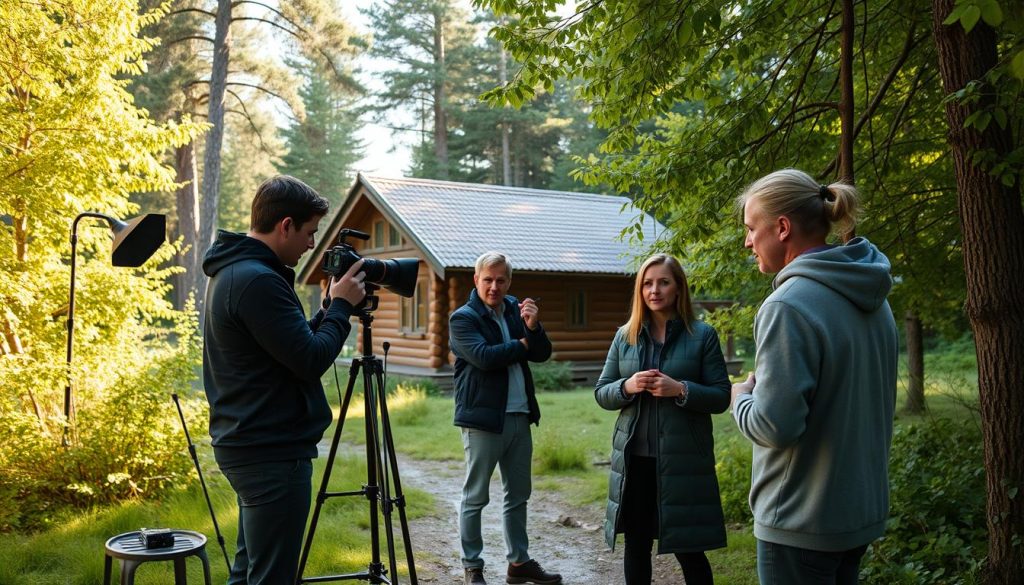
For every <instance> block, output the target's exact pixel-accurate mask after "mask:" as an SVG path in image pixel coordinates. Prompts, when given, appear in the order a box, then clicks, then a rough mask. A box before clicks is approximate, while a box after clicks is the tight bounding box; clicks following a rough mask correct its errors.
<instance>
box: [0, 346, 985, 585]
mask: <svg viewBox="0 0 1024 585" xmlns="http://www.w3.org/2000/svg"><path fill="white" fill-rule="evenodd" d="M937 363H938V364H948V363H952V364H953V366H952V367H951V368H950V369H948V370H946V371H940V369H939V368H938V366H936V367H935V369H934V370H929V369H926V376H928V378H927V384H926V396H927V398H926V400H927V403H928V409H929V415H925V416H931V415H941V416H949V417H953V418H962V417H963V416H965V415H966V414H965V413H966V412H967V411H966V409H965V404H966V405H968V406H970V405H971V404H975V403H976V401H977V376H976V373H975V372H974V371H973V370H972V369H970V368H965V367H963V366H964V361H963V359H962V358H957V357H956V356H953V357H948V356H947V357H943V358H941V359H940V360H939V361H938V362H937ZM901 379H902V380H904V381H905V376H901ZM341 380H342V382H341V383H342V391H344V377H342V378H341ZM325 385H326V387H327V392H328V396H329V397H331V402H332V404H333V405H334V408H335V415H336V416H337V410H338V399H337V391H336V390H335V387H334V379H333V374H329V376H328V377H326V378H325ZM904 388H905V385H901V387H900V390H899V396H898V397H897V404H898V405H900V406H902V404H903V402H904V401H905V390H904ZM353 398H354V400H353V404H351V405H350V408H349V412H348V415H347V416H346V421H345V427H344V433H343V438H344V440H345V441H348V442H352V443H362V442H363V440H364V434H365V421H364V418H363V416H364V415H363V407H362V402H361V396H360V395H358V394H357V395H356V396H354V397H353ZM538 401H539V403H540V407H541V412H542V418H541V422H540V426H538V427H533V433H534V442H535V451H534V452H535V460H534V475H535V480H534V486H535V489H537V490H557V491H559V492H561V493H562V494H563V495H564V496H565V498H566V500H567V501H568V502H569V503H570V504H573V505H578V506H595V507H598V508H603V505H604V500H605V497H606V494H607V482H608V466H607V462H608V457H609V453H610V448H611V434H612V427H613V424H614V421H615V417H616V416H617V413H615V412H608V411H605V410H603V409H601V408H600V407H599V406H597V404H596V403H595V401H594V398H593V392H592V390H591V389H589V388H578V389H576V390H572V391H567V392H557V393H541V394H539V395H538ZM388 407H389V413H390V415H391V418H392V431H393V435H394V439H395V445H396V447H397V449H398V450H399V451H400V452H402V453H403V454H405V455H408V456H412V457H415V458H419V459H426V460H461V459H462V457H463V453H462V441H461V437H460V431H459V429H458V428H456V427H454V426H453V425H452V417H453V412H454V404H453V400H452V398H451V397H450V396H438V395H435V394H431V393H430V392H429V391H428V389H426V388H424V387H421V386H420V385H417V384H415V383H403V384H398V385H397V387H396V389H395V390H393V391H392V392H391V393H389V394H388ZM920 418H921V417H919V416H909V415H906V414H903V413H900V414H898V416H897V424H907V423H909V422H914V421H918V420H920ZM713 421H714V435H715V442H716V454H717V455H718V457H719V463H720V464H721V463H722V462H723V461H724V460H726V459H728V458H730V457H738V456H740V455H739V453H742V452H746V451H748V450H749V443H748V442H746V440H745V439H744V438H743V437H742V436H740V435H739V433H738V432H737V431H736V427H735V424H734V423H733V420H732V417H731V416H730V415H729V414H727V413H723V414H721V415H716V416H714V417H713ZM333 433H334V428H333V427H332V428H330V429H328V431H327V433H326V434H325V440H326V441H329V440H330V439H331V437H332V435H333ZM194 438H196V439H198V438H199V437H195V436H194ZM202 439H203V444H201V445H199V451H200V453H202V454H203V456H204V457H205V458H206V460H205V463H204V474H205V475H206V477H207V481H208V483H209V486H210V492H211V497H212V498H213V504H214V509H215V510H216V512H217V519H218V521H219V522H220V526H221V531H222V533H223V534H224V537H225V539H226V541H227V544H228V552H229V554H233V552H234V549H235V546H234V542H235V537H236V534H235V529H236V525H237V516H236V512H235V501H234V494H233V493H232V491H231V489H230V487H229V486H228V485H227V482H226V481H225V480H224V478H223V476H221V475H220V473H219V472H218V471H217V469H216V465H214V464H213V462H212V456H211V455H210V453H209V452H210V449H209V444H208V439H207V438H206V437H205V436H204V437H202ZM175 440H177V439H175ZM182 447H183V448H182V450H181V456H182V457H187V455H186V453H185V449H184V444H183V445H182ZM324 464H325V461H324V458H320V459H318V460H316V461H315V462H314V490H318V489H319V486H320V481H321V478H322V477H323V471H324ZM733 467H735V465H734V466H733ZM719 479H720V482H723V481H725V478H723V477H722V475H721V471H720V477H719ZM365 481H366V469H365V461H364V457H363V455H362V453H361V452H360V451H358V450H356V451H354V452H345V453H343V454H341V455H339V457H338V461H337V463H336V467H335V469H334V471H333V472H332V481H331V486H330V490H332V491H343V490H351V489H357V488H358V487H359V486H360V485H361V484H362V483H364V482H365ZM405 491H406V496H407V498H406V500H407V502H408V503H409V506H408V509H407V510H408V514H409V516H410V518H415V517H418V516H421V515H423V514H426V513H429V512H430V511H431V510H433V508H434V501H433V498H432V496H431V495H430V494H428V493H424V492H421V491H418V490H412V489H406V490H405ZM743 500H744V498H742V497H739V498H737V501H736V502H733V505H736V506H741V507H742V506H743V505H744V501H743ZM727 505H728V503H727ZM394 518H395V519H396V521H397V514H396V516H395V517H394ZM368 524H369V522H368V506H367V504H366V502H365V500H363V499H361V498H335V499H332V500H330V501H329V502H328V503H327V504H325V506H324V512H323V514H322V516H321V520H320V523H319V525H318V528H317V539H316V543H315V544H314V547H313V550H312V554H311V558H310V562H309V566H308V569H307V571H306V574H307V575H321V574H325V573H334V572H352V571H360V570H363V569H365V567H366V563H367V562H368V560H369V553H368V550H369V547H368V543H369V534H368V529H367V527H368ZM53 525H54V526H55V528H52V529H50V530H46V531H43V532H39V533H36V534H29V535H26V534H0V583H18V584H19V585H21V584H25V585H36V584H39V585H43V584H45V585H53V584H72V585H79V584H81V585H85V584H94V583H98V582H100V581H101V579H102V574H103V542H104V541H105V540H106V539H107V538H109V537H111V536H113V535H116V534H119V533H122V532H127V531H131V530H137V529H139V528H141V527H143V526H150V527H155V526H177V527H189V528H191V529H194V530H198V531H201V532H203V533H205V534H207V535H208V536H211V537H212V535H213V534H214V532H213V525H212V522H211V521H210V517H209V513H208V512H207V509H206V503H205V500H204V499H203V495H202V492H201V491H200V490H199V487H198V485H195V486H191V487H190V488H189V489H187V490H182V491H179V492H175V493H174V494H172V495H171V496H169V497H167V498H165V499H163V500H161V501H158V502H152V501H146V502H138V501H136V502H127V503H124V504H121V505H118V506H112V507H107V508H103V509H97V510H93V511H89V512H78V513H75V514H70V513H69V514H65V515H63V516H61V517H59V518H57V519H56V520H55V521H54V523H53ZM728 536H729V546H728V547H727V548H725V549H722V550H718V551H712V552H710V553H709V555H708V556H709V558H710V560H711V563H712V567H713V569H714V572H715V580H716V583H719V584H720V585H721V584H725V585H748V584H754V583H756V582H757V576H756V569H755V567H756V543H755V540H754V538H753V535H752V534H751V530H750V528H749V526H744V525H738V526H731V527H730V529H729V532H728ZM594 537H595V538H601V536H600V534H595V536H594ZM400 541H401V539H400V538H399V539H398V544H399V545H400V544H401V542H400ZM384 550H386V549H384ZM207 554H208V555H209V558H210V567H211V569H212V571H213V579H214V581H215V582H223V581H224V580H225V579H226V570H225V567H224V561H223V556H222V554H221V552H220V549H219V547H218V545H217V543H216V542H215V541H214V540H213V539H212V538H211V540H210V542H209V543H208V544H207ZM399 555H400V556H399V558H400V559H401V558H402V556H403V555H404V553H401V552H400V553H399ZM188 565H189V573H188V576H189V579H190V580H192V581H193V582H200V579H201V576H202V574H201V570H200V566H199V563H198V562H197V561H192V560H190V561H189V562H188ZM172 579H173V574H172V571H171V566H170V564H169V563H147V564H145V565H143V566H142V568H140V570H139V572H138V579H137V582H138V583H139V584H140V585H148V584H157V583H167V582H170V581H171V580H172Z"/></svg>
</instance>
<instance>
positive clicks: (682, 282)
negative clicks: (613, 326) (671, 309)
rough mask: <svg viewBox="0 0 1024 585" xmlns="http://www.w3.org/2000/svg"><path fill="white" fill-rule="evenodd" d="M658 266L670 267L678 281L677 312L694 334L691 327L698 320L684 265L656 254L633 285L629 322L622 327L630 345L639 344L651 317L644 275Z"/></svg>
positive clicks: (640, 271)
mask: <svg viewBox="0 0 1024 585" xmlns="http://www.w3.org/2000/svg"><path fill="white" fill-rule="evenodd" d="M658 264H664V265H666V266H668V268H669V271H671V272H672V278H673V279H674V280H675V281H676V288H677V289H678V291H679V292H678V294H677V295H676V312H677V313H679V316H680V317H681V318H682V319H683V324H684V325H685V326H686V330H687V331H689V332H691V333H692V332H693V329H692V328H691V327H690V326H691V325H692V324H693V322H694V321H695V320H696V319H697V318H696V317H695V316H694V312H693V303H692V302H691V301H690V284H689V283H688V282H687V281H686V272H684V271H683V266H682V264H680V263H679V260H676V259H675V257H674V256H670V255H668V254H655V255H654V256H651V257H650V258H648V259H647V260H645V261H644V263H643V264H642V265H641V266H640V270H638V271H637V273H636V281H635V282H634V283H633V303H632V306H631V307H630V311H629V321H626V324H625V325H623V326H622V329H623V331H624V332H625V334H626V342H627V343H629V344H630V345H636V344H637V340H639V339H640V330H641V329H643V326H644V322H646V321H647V318H648V317H649V316H650V315H649V313H650V311H649V310H648V309H647V303H645V302H644V274H645V273H646V272H647V269H648V268H650V267H651V266H657V265H658Z"/></svg>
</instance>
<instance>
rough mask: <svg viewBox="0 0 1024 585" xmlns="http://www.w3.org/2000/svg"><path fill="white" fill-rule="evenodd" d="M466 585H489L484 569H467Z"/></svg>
mask: <svg viewBox="0 0 1024 585" xmlns="http://www.w3.org/2000/svg"><path fill="white" fill-rule="evenodd" d="M466 585H487V581H486V580H485V579H484V570H483V569H466Z"/></svg>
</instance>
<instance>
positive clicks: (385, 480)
mask: <svg viewBox="0 0 1024 585" xmlns="http://www.w3.org/2000/svg"><path fill="white" fill-rule="evenodd" d="M378 366H379V364H378ZM372 379H373V382H374V383H375V384H376V392H375V397H376V400H375V404H374V407H375V412H374V417H373V425H374V438H375V439H376V442H377V444H378V445H379V447H378V456H379V464H380V467H379V471H378V477H379V478H380V483H381V486H382V491H381V503H382V504H383V507H384V529H385V536H386V537H387V542H388V561H389V563H390V567H391V578H392V582H393V583H397V582H398V563H397V561H396V558H395V556H396V554H395V531H394V527H393V526H392V524H391V511H392V509H393V507H394V500H393V499H392V498H391V482H390V475H391V473H389V471H390V470H392V469H393V466H392V467H390V468H389V466H388V462H389V460H391V459H393V449H392V447H393V444H390V445H389V444H388V443H387V441H386V434H389V433H390V426H389V425H388V423H387V422H386V421H387V419H386V416H387V399H386V398H385V394H386V389H385V388H384V378H383V373H382V368H381V367H377V368H376V369H375V370H374V371H373V376H372ZM378 410H379V411H380V414H381V419H380V420H381V423H380V425H381V426H383V429H384V431H383V432H384V434H382V432H381V426H378V423H377V416H376V411H378Z"/></svg>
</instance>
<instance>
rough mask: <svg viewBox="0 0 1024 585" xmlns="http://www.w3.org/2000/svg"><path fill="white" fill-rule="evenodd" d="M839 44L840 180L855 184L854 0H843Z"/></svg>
mask: <svg viewBox="0 0 1024 585" xmlns="http://www.w3.org/2000/svg"><path fill="white" fill-rule="evenodd" d="M842 10H843V18H842V25H841V26H842V34H841V39H840V44H839V127H840V134H839V180H840V181H842V182H843V183H847V184H849V185H853V140H854V138H855V136H854V126H853V118H854V116H853V114H854V111H853V110H854V104H855V102H854V97H853V34H854V27H855V25H854V14H853V0H843V5H842Z"/></svg>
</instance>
